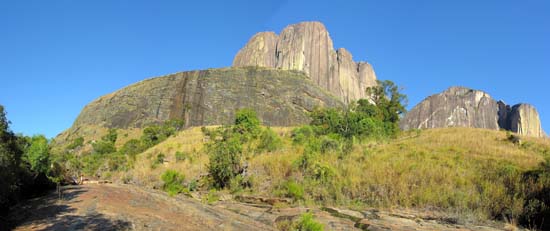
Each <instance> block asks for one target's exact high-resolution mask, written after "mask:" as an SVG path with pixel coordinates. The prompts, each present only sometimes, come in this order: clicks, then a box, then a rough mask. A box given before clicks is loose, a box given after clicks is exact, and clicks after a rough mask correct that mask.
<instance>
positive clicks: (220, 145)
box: [207, 136, 242, 188]
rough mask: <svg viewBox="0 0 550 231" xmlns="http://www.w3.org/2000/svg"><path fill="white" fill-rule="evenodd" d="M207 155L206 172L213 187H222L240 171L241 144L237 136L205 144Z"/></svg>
mask: <svg viewBox="0 0 550 231" xmlns="http://www.w3.org/2000/svg"><path fill="white" fill-rule="evenodd" d="M207 152H208V157H209V164H208V172H209V173H210V176H211V177H212V179H213V183H214V185H213V186H214V187H216V188H224V187H226V186H228V184H229V181H230V180H231V179H232V178H233V177H235V176H236V175H237V174H239V173H240V172H241V171H242V163H241V162H242V160H241V159H242V145H241V142H240V140H239V137H238V136H231V137H225V138H224V139H223V140H219V141H214V142H213V143H210V144H207Z"/></svg>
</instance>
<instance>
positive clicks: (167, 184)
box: [161, 170, 185, 196]
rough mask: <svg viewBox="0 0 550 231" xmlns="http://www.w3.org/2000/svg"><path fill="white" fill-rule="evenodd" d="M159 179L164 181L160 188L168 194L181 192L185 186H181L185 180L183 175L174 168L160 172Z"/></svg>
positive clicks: (172, 194)
mask: <svg viewBox="0 0 550 231" xmlns="http://www.w3.org/2000/svg"><path fill="white" fill-rule="evenodd" d="M161 179H162V181H163V182H164V185H163V186H162V188H163V189H164V191H166V192H167V193H168V195H170V196H174V195H176V194H178V193H181V192H183V191H184V189H185V187H184V186H183V181H184V180H185V176H184V175H183V174H181V173H179V172H177V171H175V170H166V171H165V172H164V173H163V174H162V176H161Z"/></svg>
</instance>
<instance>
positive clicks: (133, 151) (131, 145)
mask: <svg viewBox="0 0 550 231" xmlns="http://www.w3.org/2000/svg"><path fill="white" fill-rule="evenodd" d="M143 151H145V147H144V145H143V144H142V142H141V141H140V140H137V139H131V140H128V141H127V142H126V143H124V145H122V147H121V148H120V153H122V154H124V155H126V156H128V157H130V158H131V159H135V157H136V155H137V154H139V153H141V152H143Z"/></svg>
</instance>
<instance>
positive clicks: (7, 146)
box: [0, 105, 23, 211]
mask: <svg viewBox="0 0 550 231" xmlns="http://www.w3.org/2000/svg"><path fill="white" fill-rule="evenodd" d="M9 124H10V122H9V121H8V119H7V118H6V112H5V111H4V106H2V105H0V211H7V209H8V207H9V204H10V202H11V201H13V197H14V196H15V193H16V192H17V191H18V189H19V182H18V173H19V172H20V168H19V166H20V164H21V156H22V154H23V151H22V149H21V146H20V144H19V142H18V139H17V137H16V136H15V135H14V134H13V132H12V131H11V130H10V129H9Z"/></svg>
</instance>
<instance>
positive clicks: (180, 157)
mask: <svg viewBox="0 0 550 231" xmlns="http://www.w3.org/2000/svg"><path fill="white" fill-rule="evenodd" d="M175 156H176V162H180V161H184V160H185V159H187V157H188V156H189V154H188V153H184V152H180V151H177V152H176V154H175Z"/></svg>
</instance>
